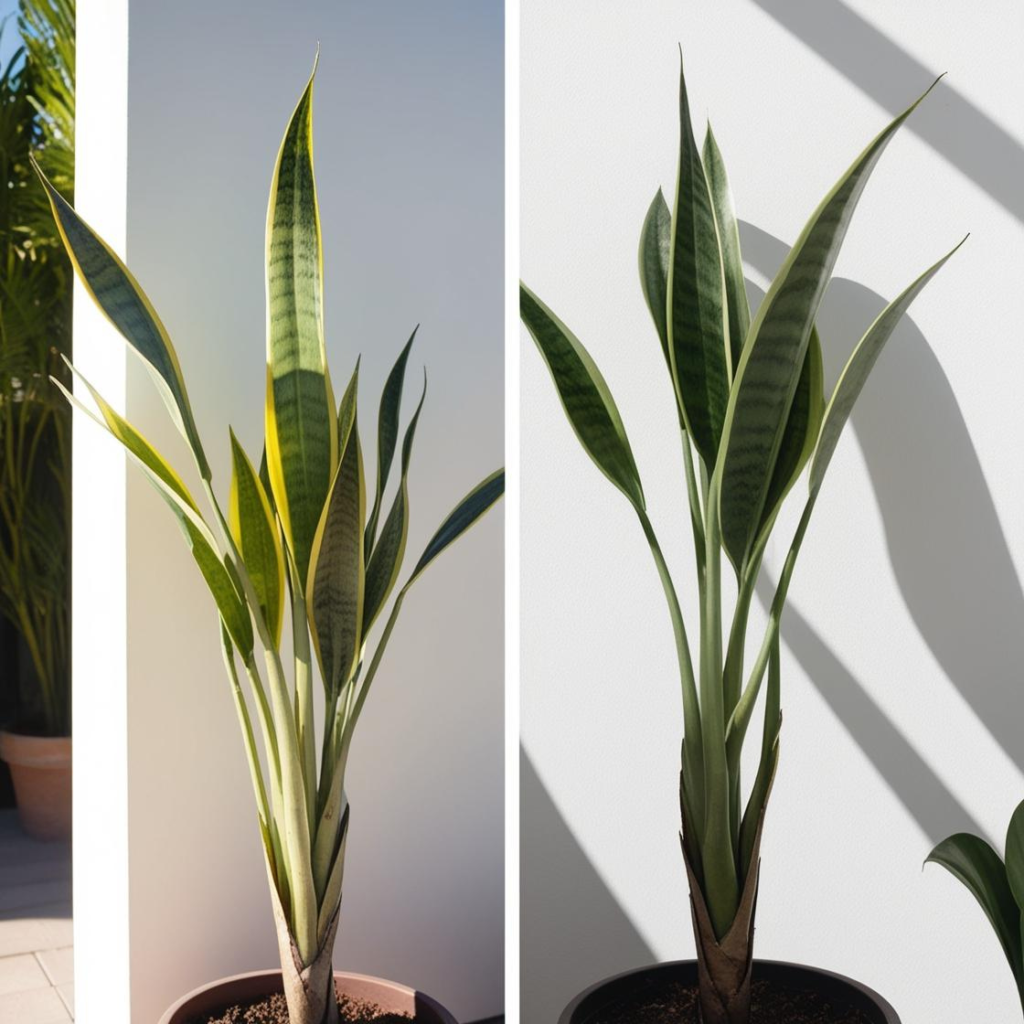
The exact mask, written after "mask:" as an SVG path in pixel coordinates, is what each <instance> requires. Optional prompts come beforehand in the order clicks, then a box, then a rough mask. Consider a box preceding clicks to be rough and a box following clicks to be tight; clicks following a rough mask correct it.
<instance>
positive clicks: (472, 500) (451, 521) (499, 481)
mask: <svg viewBox="0 0 1024 1024" xmlns="http://www.w3.org/2000/svg"><path fill="white" fill-rule="evenodd" d="M504 493H505V470H504V469H499V470H496V471H495V472H493V473H492V474H491V475H490V476H489V477H487V478H486V479H485V480H483V481H481V482H480V483H479V484H477V486H476V487H474V488H473V490H471V491H470V492H469V494H467V495H466V497H465V498H463V499H462V501H461V502H459V504H458V505H456V507H455V508H454V509H453V510H452V512H451V513H450V514H449V516H448V518H447V519H446V520H445V521H444V522H443V523H442V524H441V525H440V526H439V527H438V530H437V533H435V534H434V536H433V537H431V539H430V543H429V544H427V547H426V549H425V550H424V552H423V554H422V555H421V556H420V560H419V561H418V562H417V563H416V568H415V569H413V571H412V575H411V576H410V577H409V582H408V583H407V584H406V585H405V586H406V588H408V587H409V586H411V585H412V582H413V580H415V579H416V577H417V576H419V575H420V573H422V572H423V570H424V569H426V567H427V566H428V565H429V564H430V563H431V562H432V561H433V560H434V559H435V558H437V556H438V555H439V554H441V552H442V551H444V549H445V548H446V547H448V545H449V544H451V543H452V542H453V541H455V540H457V539H458V538H459V537H461V536H462V534H464V533H465V532H466V531H467V530H468V529H469V528H470V527H471V526H472V525H473V524H474V523H475V522H476V521H477V520H478V519H479V518H480V517H481V516H482V515H483V514H484V513H485V512H486V511H487V510H488V509H489V508H490V507H491V506H492V505H493V504H494V503H495V502H496V501H497V500H498V499H499V498H500V497H501V496H502V495H503V494H504Z"/></svg>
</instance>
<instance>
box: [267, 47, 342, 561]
mask: <svg viewBox="0 0 1024 1024" xmlns="http://www.w3.org/2000/svg"><path fill="white" fill-rule="evenodd" d="M315 75H316V67H315V66H314V68H313V75H312V76H310V79H309V84H308V85H307V86H306V89H305V91H304V92H303V94H302V96H301V98H300V99H299V102H298V105H297V106H296V107H295V111H294V113H293V114H292V117H291V120H290V121H289V123H288V128H287V131H286V132H285V136H284V140H283V141H282V143H281V149H280V152H279V153H278V157H277V164H276V166H275V169H274V178H273V183H272V184H271V190H270V205H269V209H268V211H267V253H266V260H267V408H266V420H267V421H266V444H267V466H268V469H269V471H270V482H271V487H272V490H273V493H274V503H275V505H276V508H277V511H278V514H279V515H280V517H281V524H282V527H283V529H284V533H285V537H286V539H287V541H288V547H289V549H290V550H291V552H292V556H293V558H294V561H295V565H296V568H297V570H298V573H299V577H300V579H301V580H302V581H305V580H306V579H307V574H308V569H309V561H310V549H311V547H312V544H313V536H314V534H315V533H316V529H317V524H318V523H319V520H320V513H321V512H322V510H323V508H324V503H325V501H326V500H327V493H328V491H329V490H330V487H331V481H332V479H333V477H334V472H335V468H336V466H337V459H338V438H337V430H336V423H335V408H334V396H333V393H332V390H331V380H330V374H329V373H328V370H327V356H326V352H325V350H324V322H323V254H322V249H321V242H320V215H319V212H318V209H317V199H316V185H315V181H314V178H313V77H314V76H315Z"/></svg>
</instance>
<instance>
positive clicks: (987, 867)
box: [925, 801, 1024, 1012]
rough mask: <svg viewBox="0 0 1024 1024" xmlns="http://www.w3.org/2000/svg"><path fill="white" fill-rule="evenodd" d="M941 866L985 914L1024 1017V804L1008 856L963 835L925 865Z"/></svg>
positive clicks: (1010, 832) (1016, 815)
mask: <svg viewBox="0 0 1024 1024" xmlns="http://www.w3.org/2000/svg"><path fill="white" fill-rule="evenodd" d="M929 862H931V863H934V864H941V865H942V866H943V867H944V868H945V869H946V870H947V871H949V872H950V874H952V875H953V876H954V877H955V878H958V879H959V880H960V881H961V882H963V884H964V885H965V886H966V887H967V888H968V890H969V891H970V892H971V894H972V895H973V896H974V898H975V899H976V900H977V901H978V903H979V904H980V905H981V909H982V910H984V911H985V914H986V916H987V917H988V919H989V923H990V924H991V925H992V929H993V931H995V933H996V937H997V938H998V939H999V944H1000V945H1001V946H1002V947H1003V953H1004V955H1005V956H1006V960H1007V963H1009V965H1010V971H1011V972H1012V973H1013V980H1014V981H1015V982H1016V983H1017V994H1018V995H1019V996H1020V1003H1021V1010H1022V1012H1024V949H1022V947H1024V801H1022V802H1021V803H1020V804H1018V805H1017V809H1016V810H1015V811H1014V812H1013V816H1012V817H1011V818H1010V825H1009V828H1008V829H1007V830H1006V856H1005V859H1002V858H1000V856H999V854H998V853H996V851H995V850H993V849H992V847H991V846H990V845H989V844H988V843H987V842H986V841H985V840H984V839H982V838H981V837H980V836H974V835H971V834H970V833H968V832H958V833H957V834H956V835H953V836H950V837H949V838H948V839H944V840H943V841H942V842H941V843H939V845H938V846H936V847H935V849H934V850H932V852H931V853H930V854H929V855H928V859H927V861H926V862H925V863H929Z"/></svg>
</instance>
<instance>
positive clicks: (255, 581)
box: [228, 430, 285, 644]
mask: <svg viewBox="0 0 1024 1024" xmlns="http://www.w3.org/2000/svg"><path fill="white" fill-rule="evenodd" d="M230 435H231V466H232V472H231V494H230V498H229V502H228V523H229V526H230V529H231V535H232V537H233V538H234V541H235V544H236V545H237V546H238V550H239V551H240V552H241V554H242V560H243V561H244V562H245V568H246V571H247V572H248V574H249V578H250V579H251V580H252V585H253V588H254V589H255V591H256V595H257V597H258V598H259V602H260V611H261V612H262V614H263V617H264V620H265V621H266V624H267V628H268V629H269V630H270V635H271V636H272V637H273V638H274V642H275V643H276V644H280V642H281V626H282V624H283V622H284V581H285V568H284V551H283V549H282V547H281V537H280V534H279V533H278V531H277V523H276V521H275V519H274V513H273V511H272V510H271V508H270V501H269V500H268V498H267V495H266V492H265V491H264V489H263V484H262V483H261V482H260V478H259V476H258V474H257V472H256V470H255V468H254V467H253V464H252V462H250V461H249V456H248V455H246V453H245V450H244V449H243V448H242V446H241V445H240V444H239V443H238V438H237V437H235V432H234V431H233V430H232V431H230Z"/></svg>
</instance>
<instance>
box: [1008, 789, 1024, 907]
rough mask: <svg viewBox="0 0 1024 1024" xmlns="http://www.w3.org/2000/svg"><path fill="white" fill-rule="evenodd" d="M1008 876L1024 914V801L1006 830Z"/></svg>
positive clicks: (1014, 896)
mask: <svg viewBox="0 0 1024 1024" xmlns="http://www.w3.org/2000/svg"><path fill="white" fill-rule="evenodd" d="M1006 877H1007V880H1008V881H1009V883H1010V891H1011V892H1012V893H1013V898H1014V899H1015V900H1016V901H1017V907H1018V909H1019V910H1020V912H1021V914H1022V915H1024V801H1021V803H1019V804H1018V805H1017V809H1016V810H1015V811H1014V812H1013V817H1011V818H1010V827H1009V828H1008V829H1007V831H1006ZM1022 924H1024V920H1022Z"/></svg>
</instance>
